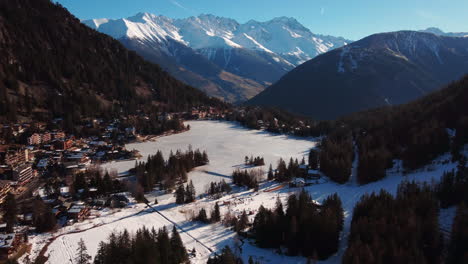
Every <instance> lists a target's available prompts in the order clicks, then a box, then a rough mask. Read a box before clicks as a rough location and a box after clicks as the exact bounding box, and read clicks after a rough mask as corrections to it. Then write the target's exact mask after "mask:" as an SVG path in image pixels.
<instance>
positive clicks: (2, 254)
mask: <svg viewBox="0 0 468 264" xmlns="http://www.w3.org/2000/svg"><path fill="white" fill-rule="evenodd" d="M15 238H16V235H15V234H2V235H0V260H7V259H8V256H9V255H10V254H11V253H12V250H13V249H14V242H15Z"/></svg>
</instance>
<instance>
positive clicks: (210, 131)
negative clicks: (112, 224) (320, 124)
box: [102, 121, 315, 194]
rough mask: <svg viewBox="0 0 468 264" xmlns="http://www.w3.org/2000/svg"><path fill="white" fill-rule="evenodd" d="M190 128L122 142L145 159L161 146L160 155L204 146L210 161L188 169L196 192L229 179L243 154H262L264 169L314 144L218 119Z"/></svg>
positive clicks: (119, 165)
mask: <svg viewBox="0 0 468 264" xmlns="http://www.w3.org/2000/svg"><path fill="white" fill-rule="evenodd" d="M186 124H189V125H190V130H189V131H187V132H184V133H181V134H176V135H171V136H167V137H161V138H158V139H157V140H156V141H154V142H144V143H134V144H128V145H126V148H127V149H128V150H133V149H136V150H138V151H140V154H141V155H142V156H143V157H142V158H141V159H140V160H142V161H146V159H147V157H148V155H153V154H155V153H156V151H158V150H161V151H162V152H163V154H164V158H165V159H167V158H168V157H169V153H170V152H171V150H172V151H174V152H175V151H176V150H177V149H180V150H182V151H185V150H187V149H188V146H189V145H192V148H193V149H194V150H195V149H197V148H199V149H200V150H201V151H203V150H206V151H207V153H208V157H209V159H210V163H209V164H208V165H206V166H203V167H199V168H196V169H195V170H194V171H192V172H191V173H189V178H190V179H192V180H193V183H194V185H195V189H196V190H197V194H200V193H203V192H204V191H205V187H206V185H207V184H209V183H210V182H212V181H216V182H218V181H221V180H222V179H224V180H226V181H227V182H230V181H231V173H232V172H233V170H235V169H236V168H237V167H240V168H242V167H243V164H244V158H245V156H246V155H247V156H249V157H250V156H251V155H253V156H262V157H264V158H265V164H266V166H265V167H264V170H268V166H269V164H272V165H273V167H274V168H275V167H276V164H277V162H278V160H279V159H280V158H283V159H287V160H289V158H290V157H292V158H294V159H296V158H297V159H298V160H299V161H300V160H301V159H302V158H303V157H305V159H306V160H307V157H308V155H309V150H310V148H312V147H313V146H315V141H314V140H312V139H304V138H297V137H291V136H285V135H277V134H272V133H268V132H265V131H260V130H248V129H245V128H243V127H241V126H239V125H238V124H236V123H232V122H218V121H190V122H186ZM134 166H135V161H122V162H111V163H106V164H104V165H103V166H102V167H103V168H105V169H107V170H117V171H118V172H119V173H122V172H125V171H127V170H129V169H131V168H133V167H134Z"/></svg>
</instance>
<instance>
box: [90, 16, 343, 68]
mask: <svg viewBox="0 0 468 264" xmlns="http://www.w3.org/2000/svg"><path fill="white" fill-rule="evenodd" d="M83 23H85V24H86V25H88V26H90V27H92V28H94V29H96V30H98V31H101V32H103V33H106V34H108V35H110V36H112V37H114V38H116V39H121V38H130V39H138V40H140V41H142V42H158V43H164V42H165V41H167V40H168V39H171V40H175V41H178V42H180V43H182V44H184V45H186V46H188V47H190V48H193V49H195V50H204V51H206V50H210V49H220V48H221V49H233V48H236V49H240V48H244V49H248V50H253V51H260V52H266V53H270V54H275V57H276V58H278V57H280V58H281V60H282V61H283V62H285V63H286V64H291V65H299V64H301V63H303V62H304V61H306V60H309V59H311V58H313V57H315V56H316V55H318V54H321V53H324V52H327V51H328V50H330V49H333V48H337V47H340V46H343V45H345V44H346V43H347V42H349V41H346V40H345V39H343V38H336V37H330V36H326V37H322V36H320V35H315V34H313V33H312V32H311V31H310V30H309V29H307V28H306V27H304V26H303V25H302V24H300V23H299V22H298V21H297V20H296V19H294V18H291V17H278V18H273V19H271V20H269V21H266V22H259V21H255V20H250V21H248V22H247V23H245V24H240V23H238V22H237V21H235V20H233V19H230V18H224V17H218V16H214V15H210V14H202V15H199V16H197V17H188V18H185V19H171V18H167V17H164V16H157V15H154V14H150V13H143V12H142V13H138V14H136V15H134V16H132V17H128V18H122V19H115V20H112V19H93V20H86V21H83Z"/></svg>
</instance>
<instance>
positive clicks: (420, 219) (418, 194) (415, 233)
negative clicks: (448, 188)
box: [342, 183, 462, 264]
mask: <svg viewBox="0 0 468 264" xmlns="http://www.w3.org/2000/svg"><path fill="white" fill-rule="evenodd" d="M442 249H443V240H442V236H441V234H440V232H439V226H438V203H437V199H436V198H435V196H434V194H433V193H432V192H431V189H430V187H428V186H419V185H418V184H416V183H402V184H401V185H400V186H399V187H398V192H397V195H396V197H393V196H392V195H391V194H389V193H387V192H385V191H381V192H380V194H371V195H365V196H363V197H362V198H361V201H360V202H359V203H358V204H357V205H356V207H355V208H354V214H353V220H352V223H351V233H350V235H349V245H348V248H347V249H346V252H345V254H344V256H343V260H342V263H343V264H358V263H369V264H370V263H434V264H436V263H443V257H442ZM457 263H462V262H457Z"/></svg>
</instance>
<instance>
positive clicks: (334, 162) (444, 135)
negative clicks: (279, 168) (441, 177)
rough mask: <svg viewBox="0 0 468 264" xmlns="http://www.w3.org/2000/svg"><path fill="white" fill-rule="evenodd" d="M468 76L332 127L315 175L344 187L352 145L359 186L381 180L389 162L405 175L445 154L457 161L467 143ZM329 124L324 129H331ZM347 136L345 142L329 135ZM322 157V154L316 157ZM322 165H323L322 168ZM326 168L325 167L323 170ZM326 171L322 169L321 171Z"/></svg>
mask: <svg viewBox="0 0 468 264" xmlns="http://www.w3.org/2000/svg"><path fill="white" fill-rule="evenodd" d="M467 101H468V76H466V77H464V78H463V79H461V80H460V81H458V82H454V83H451V84H450V85H448V86H447V87H446V88H444V89H442V90H439V91H436V92H434V93H432V94H430V95H428V96H426V97H424V98H422V99H419V100H417V101H414V102H412V103H409V104H405V105H401V106H393V107H384V108H379V109H374V110H369V111H365V112H361V113H356V114H352V115H350V116H348V117H345V118H343V119H341V120H339V121H335V122H331V123H333V125H332V127H333V129H332V130H333V131H335V132H332V133H330V134H329V136H328V138H326V139H324V141H323V142H322V145H321V152H323V153H324V154H323V155H324V156H327V157H326V158H325V157H324V158H323V159H322V158H321V159H320V162H321V163H320V167H321V170H322V171H324V173H325V174H327V175H328V174H330V175H332V176H331V177H332V179H334V180H336V181H337V182H345V181H346V179H347V177H348V175H350V173H349V172H350V171H351V167H352V158H350V157H353V152H354V150H353V147H352V141H353V140H354V142H355V145H356V146H357V149H358V154H359V163H358V181H359V183H361V184H366V183H369V182H373V181H377V180H380V179H382V178H383V177H385V176H386V170H387V169H388V168H390V167H392V165H393V164H392V162H393V160H402V161H403V167H404V169H405V170H407V171H411V170H414V169H417V168H420V167H422V166H424V165H426V164H428V163H429V162H431V161H432V160H433V159H434V158H436V157H437V156H439V155H441V154H443V153H446V152H448V151H450V152H451V153H452V160H454V161H456V160H458V159H459V158H460V157H461V155H460V150H461V149H462V147H463V145H465V144H467V143H468V107H466V102H467ZM331 123H330V124H331ZM336 131H347V133H348V134H349V135H347V136H346V137H343V136H339V137H338V138H337V137H336V136H335V135H334V133H340V132H336ZM452 133H453V135H452ZM321 155H322V154H321ZM323 161H325V162H327V161H328V163H329V164H326V163H325V164H322V162H323ZM327 165H329V166H327ZM327 167H328V168H327Z"/></svg>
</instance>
